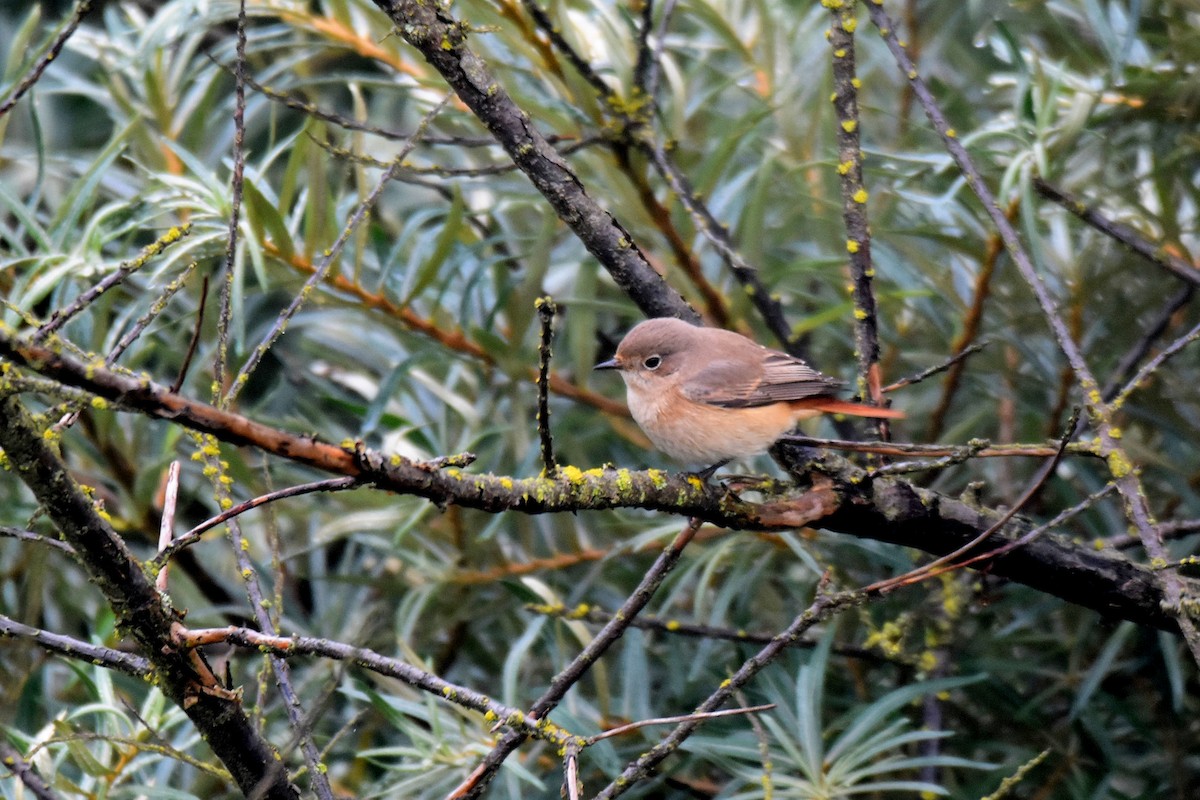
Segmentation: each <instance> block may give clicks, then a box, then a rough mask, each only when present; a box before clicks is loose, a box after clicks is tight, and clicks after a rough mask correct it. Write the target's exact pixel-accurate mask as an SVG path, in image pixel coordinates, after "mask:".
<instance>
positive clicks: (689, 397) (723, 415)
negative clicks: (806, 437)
mask: <svg viewBox="0 0 1200 800" xmlns="http://www.w3.org/2000/svg"><path fill="white" fill-rule="evenodd" d="M595 369H615V370H619V371H620V373H621V377H622V378H623V379H624V380H625V388H626V391H627V395H628V402H629V410H630V412H631V413H632V414H633V418H634V420H635V421H636V422H637V424H638V425H639V426H640V427H641V429H642V430H643V431H645V432H646V435H647V436H649V437H650V441H652V442H653V443H654V446H655V447H657V448H658V449H659V450H661V451H663V452H664V453H666V454H667V455H669V456H671V457H672V458H675V459H678V460H679V461H682V462H685V463H689V464H712V466H711V467H709V468H708V469H706V470H704V471H703V472H702V473H701V474H703V475H705V476H708V475H711V474H712V473H713V471H715V470H716V469H717V467H720V466H721V465H723V464H725V463H726V462H728V461H731V460H733V459H735V458H742V457H744V456H752V455H757V454H758V453H765V452H766V451H767V448H769V447H770V446H771V445H772V444H774V443H775V442H776V441H777V440H778V439H779V437H781V436H783V435H784V434H785V433H787V432H788V431H790V430H791V429H792V428H793V427H795V425H796V423H797V422H799V421H800V420H803V419H808V418H809V417H813V416H816V415H817V414H850V415H853V416H859V417H882V418H888V419H895V418H898V417H903V416H904V413H903V412H902V411H895V410H893V409H890V408H877V407H875V406H867V405H862V404H861V403H852V402H849V401H846V400H839V399H837V398H836V397H834V396H833V393H834V391H835V390H836V389H837V388H838V387H839V386H840V385H841V384H840V382H839V381H836V380H834V379H833V378H830V377H829V376H827V375H822V374H821V373H820V372H817V371H816V370H815V369H813V368H812V367H810V366H809V365H808V364H806V363H804V362H803V361H801V360H800V359H798V358H795V357H793V356H789V355H788V354H787V353H781V352H779V351H778V350H770V349H768V348H766V347H763V346H762V345H760V344H756V343H755V342H753V341H751V340H750V339H747V338H746V337H745V336H742V335H741V334H737V333H733V332H732V331H726V330H721V329H719V328H701V327H697V326H695V325H690V324H688V323H686V322H684V321H683V320H679V319H674V318H672V317H662V318H659V319H649V320H646V321H645V322H642V323H640V324H638V325H637V326H635V327H634V328H633V329H632V330H630V331H629V333H627V334H626V335H625V338H624V339H622V340H621V344H620V345H618V346H617V353H616V355H615V356H613V358H612V359H611V360H609V361H604V362H602V363H600V364H597V365H596V366H595Z"/></svg>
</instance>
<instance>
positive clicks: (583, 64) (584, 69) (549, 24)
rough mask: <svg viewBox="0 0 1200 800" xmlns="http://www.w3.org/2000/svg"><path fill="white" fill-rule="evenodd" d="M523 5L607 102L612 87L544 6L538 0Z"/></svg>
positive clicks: (525, 2) (547, 35)
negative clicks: (552, 18)
mask: <svg viewBox="0 0 1200 800" xmlns="http://www.w3.org/2000/svg"><path fill="white" fill-rule="evenodd" d="M521 5H523V6H525V11H526V12H527V13H528V14H529V16H531V17H532V18H533V21H534V23H535V24H536V25H537V26H538V28H540V29H541V31H542V33H544V34H546V37H547V38H548V39H549V40H550V42H551V44H553V45H554V47H555V48H556V49H557V50H558V51H559V52H561V53H562V54H563V55H564V56H566V58H567V61H569V62H570V64H571V66H573V67H574V68H575V71H576V72H578V73H579V75H580V77H582V78H583V79H584V80H585V81H587V82H588V83H590V84H591V85H592V88H593V89H595V90H596V95H597V96H598V97H599V98H600V99H601V100H604V101H605V102H608V100H609V96H610V95H611V94H612V89H611V88H610V87H609V85H608V84H607V83H605V82H604V79H603V78H601V77H600V75H599V73H597V72H596V71H595V70H594V69H592V65H591V64H589V63H588V62H587V59H585V58H584V57H583V56H581V55H580V54H579V51H577V50H576V49H575V48H574V47H572V46H571V43H570V42H568V41H567V40H566V38H564V37H563V35H562V31H561V30H560V28H559V27H558V26H557V25H555V24H554V21H553V20H551V19H550V17H549V16H548V15H547V14H546V12H545V11H544V10H542V7H541V6H539V5H538V4H537V2H536V0H521Z"/></svg>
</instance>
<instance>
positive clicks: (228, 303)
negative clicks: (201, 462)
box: [213, 0, 246, 408]
mask: <svg viewBox="0 0 1200 800" xmlns="http://www.w3.org/2000/svg"><path fill="white" fill-rule="evenodd" d="M236 36H237V39H236V41H237V47H236V53H237V58H236V60H235V61H234V64H233V77H234V80H233V86H234V104H233V175H232V176H231V178H230V186H231V189H232V194H233V197H232V200H231V202H230V211H229V226H228V232H227V234H226V238H225V261H224V265H223V269H222V271H221V273H220V274H221V308H220V311H219V312H218V314H217V332H218V333H217V349H216V352H215V353H214V356H213V362H214V363H213V386H214V387H215V388H214V392H213V395H214V397H213V400H214V402H215V405H216V406H217V407H218V408H219V407H222V406H224V405H225V404H227V403H229V402H230V401H232V400H233V397H232V396H229V395H227V394H226V391H225V373H226V370H227V369H228V367H229V325H230V322H231V320H232V314H233V282H234V259H235V258H237V250H238V232H239V226H240V221H241V213H242V192H243V189H244V185H245V169H246V0H239V5H238V17H237V31H236Z"/></svg>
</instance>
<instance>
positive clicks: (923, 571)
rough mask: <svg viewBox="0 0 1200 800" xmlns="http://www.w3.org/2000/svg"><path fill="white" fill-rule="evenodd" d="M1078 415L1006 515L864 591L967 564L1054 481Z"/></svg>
mask: <svg viewBox="0 0 1200 800" xmlns="http://www.w3.org/2000/svg"><path fill="white" fill-rule="evenodd" d="M1078 418H1079V411H1078V409H1077V410H1076V412H1075V414H1074V415H1072V417H1071V420H1070V422H1069V423H1068V425H1067V429H1066V433H1065V434H1064V435H1063V438H1062V441H1060V442H1059V447H1058V451H1057V452H1056V453H1055V454H1054V455H1053V456H1052V457H1051V458H1050V460H1049V461H1047V462H1046V463H1045V464H1044V465H1043V466H1042V468H1041V469H1040V470H1039V471H1038V473H1037V475H1035V476H1034V478H1033V481H1032V482H1031V483H1030V484H1029V487H1028V488H1027V489H1026V490H1025V491H1024V492H1023V493H1022V494H1021V496H1020V497H1019V498H1018V499H1017V502H1015V503H1013V505H1012V507H1011V508H1009V509H1008V511H1006V512H1004V514H1002V515H1001V516H1000V518H999V519H998V520H996V521H995V522H994V523H993V524H992V525H991V526H989V527H988V528H987V529H986V530H984V531H983V532H982V533H980V534H979V535H978V536H976V537H975V538H974V539H972V540H971V541H969V542H967V543H966V544H964V545H963V546H962V547H959V548H958V549H957V550H954V551H953V552H950V553H947V554H946V555H944V556H941V557H940V558H935V559H934V560H933V561H930V562H929V563H928V564H923V565H922V566H919V567H917V568H916V569H912V570H909V571H908V572H906V573H904V574H903V575H897V576H896V577H894V578H888V579H887V580H882V581H876V582H875V583H872V584H869V585H867V586H864V587H863V589H862V591H864V592H868V593H872V594H886V593H887V592H890V591H893V590H895V589H898V588H900V587H901V586H910V585H912V584H914V583H917V582H919V581H923V580H928V579H929V578H931V577H933V576H934V575H935V574H940V573H939V572H938V568H939V567H942V566H944V565H947V564H953V568H954V569H958V568H960V567H962V566H964V565H965V563H968V562H961V563H955V562H956V560H957V559H958V558H959V557H961V556H963V555H965V554H967V553H969V552H970V551H971V550H974V549H975V548H976V547H978V546H979V545H981V544H983V543H984V542H985V541H987V540H988V539H990V538H991V537H992V535H993V534H994V533H996V532H997V531H999V530H1000V529H1001V528H1003V527H1004V526H1005V525H1007V524H1008V523H1009V522H1011V521H1012V519H1013V517H1015V516H1016V515H1017V514H1019V513H1020V511H1021V509H1023V508H1024V507H1025V506H1026V505H1028V504H1029V502H1030V501H1031V500H1033V498H1034V497H1035V496H1037V493H1038V492H1039V491H1040V490H1041V488H1042V486H1043V485H1044V484H1045V483H1046V481H1048V480H1050V476H1051V475H1053V474H1054V471H1055V470H1056V469H1058V465H1059V462H1061V461H1062V458H1063V455H1065V454H1066V452H1067V444H1068V443H1069V442H1070V440H1071V437H1072V436H1073V435H1074V434H1075V423H1076V422H1077V421H1078ZM988 555H989V556H990V555H991V554H990V553H989V554H988Z"/></svg>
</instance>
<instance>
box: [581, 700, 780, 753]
mask: <svg viewBox="0 0 1200 800" xmlns="http://www.w3.org/2000/svg"><path fill="white" fill-rule="evenodd" d="M773 708H775V703H765V704H763V705H760V706H742V707H740V708H727V709H725V710H724V711H702V712H696V713H694V714H680V715H679V716H677V717H655V718H654V719H640V720H638V721H637V722H630V723H627V724H625V725H618V726H617V727H615V728H609V729H608V730H606V731H604V732H603V733H597V734H596V735H595V736H589V737H587V742H588V744H595V743H596V742H599V741H603V740H604V739H608V738H611V737H613V736H623V735H624V734H626V733H629V732H630V731H636V730H640V729H642V728H646V727H649V726H651V725H678V724H679V723H681V722H691V721H695V722H704V721H706V720H710V719H717V718H718V717H739V716H742V715H745V714H757V713H759V712H760V711H770V710H771V709H773Z"/></svg>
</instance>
